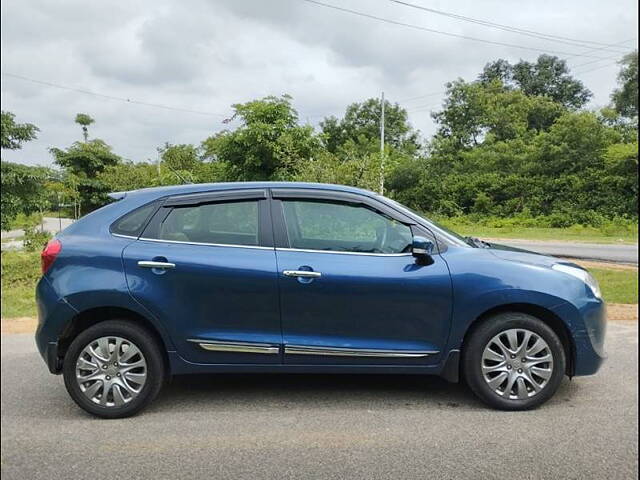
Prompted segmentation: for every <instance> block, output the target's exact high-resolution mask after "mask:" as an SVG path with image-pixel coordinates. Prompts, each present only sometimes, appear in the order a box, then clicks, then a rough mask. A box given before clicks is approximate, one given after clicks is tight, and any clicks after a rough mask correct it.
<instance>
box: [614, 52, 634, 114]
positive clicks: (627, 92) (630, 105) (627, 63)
mask: <svg viewBox="0 0 640 480" xmlns="http://www.w3.org/2000/svg"><path fill="white" fill-rule="evenodd" d="M620 64H621V65H622V68H621V69H620V72H619V73H618V84H619V85H620V86H619V88H617V89H615V90H614V91H613V94H612V95H611V99H612V100H613V105H614V108H615V109H616V111H617V112H618V113H619V114H620V115H622V116H624V117H628V118H636V119H637V118H638V51H637V50H636V51H634V52H632V53H630V54H628V55H626V56H625V57H624V58H623V59H622V61H621V62H620Z"/></svg>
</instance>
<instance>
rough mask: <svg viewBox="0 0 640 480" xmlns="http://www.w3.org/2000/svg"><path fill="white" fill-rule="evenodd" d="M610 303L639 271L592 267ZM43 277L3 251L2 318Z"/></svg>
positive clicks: (35, 261)
mask: <svg viewBox="0 0 640 480" xmlns="http://www.w3.org/2000/svg"><path fill="white" fill-rule="evenodd" d="M589 271H590V272H591V273H592V274H593V276H594V277H596V279H597V280H598V282H600V288H601V289H602V294H603V296H604V299H605V300H606V301H607V302H610V303H629V304H635V303H638V271H637V270H635V269H629V270H614V269H607V268H590V269H589ZM39 278H40V254H39V253H38V252H16V251H7V252H2V318H15V317H35V316H36V315H37V312H36V305H35V285H36V283H37V281H38V279H39Z"/></svg>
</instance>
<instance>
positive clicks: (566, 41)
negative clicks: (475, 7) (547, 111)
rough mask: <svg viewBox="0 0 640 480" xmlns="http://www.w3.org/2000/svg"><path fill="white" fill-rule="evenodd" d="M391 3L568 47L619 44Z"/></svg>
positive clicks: (400, 3) (418, 6) (604, 46)
mask: <svg viewBox="0 0 640 480" xmlns="http://www.w3.org/2000/svg"><path fill="white" fill-rule="evenodd" d="M389 1H390V2H392V3H396V4H398V5H403V6H405V7H410V8H415V9H417V10H423V11H425V12H429V13H434V14H436V15H442V16H445V17H449V18H454V19H456V20H462V21H464V22H470V23H475V24H478V25H483V26H485V27H489V28H495V29H498V30H502V31H505V32H511V33H515V34H518V35H524V36H528V37H533V38H538V39H541V40H547V41H553V42H558V43H564V44H566V45H573V46H578V47H590V46H593V45H598V46H601V47H603V48H612V47H616V46H617V44H607V43H603V42H596V41H593V40H580V39H575V38H569V37H563V36H560V35H552V34H548V33H542V32H537V31H535V30H527V29H524V28H518V27H513V26H511V25H504V24H500V23H495V22H490V21H488V20H482V19H478V18H473V17H467V16H464V15H458V14H455V13H450V12H445V11H442V10H436V9H435V8H429V7H424V6H422V5H416V4H413V3H409V2H404V1H402V0H389Z"/></svg>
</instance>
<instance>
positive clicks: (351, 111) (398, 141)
mask: <svg viewBox="0 0 640 480" xmlns="http://www.w3.org/2000/svg"><path fill="white" fill-rule="evenodd" d="M380 114H381V105H380V100H379V99H377V98H369V99H368V100H365V101H364V102H360V103H352V104H351V105H349V106H348V107H347V110H346V111H345V114H344V117H343V118H342V119H338V118H336V117H334V116H331V117H328V118H326V119H324V120H323V121H322V122H320V128H321V129H322V134H323V142H324V145H325V147H326V148H327V150H329V151H330V152H332V153H336V152H337V151H338V150H339V148H340V147H341V146H343V145H345V143H346V142H347V141H349V140H351V141H353V142H359V143H361V144H363V143H367V142H363V141H362V139H363V138H365V139H367V140H371V141H373V142H377V143H378V149H379V148H380V146H379V138H380ZM384 141H385V145H388V146H390V147H391V148H394V149H398V150H402V151H403V152H406V153H409V154H415V153H416V152H417V151H418V150H419V149H420V141H419V133H418V132H417V131H416V130H414V128H413V127H412V126H411V124H410V123H409V120H408V117H407V111H406V110H405V109H404V108H402V107H400V105H398V104H397V103H396V104H391V103H390V102H389V101H388V100H385V110H384Z"/></svg>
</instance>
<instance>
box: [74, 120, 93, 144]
mask: <svg viewBox="0 0 640 480" xmlns="http://www.w3.org/2000/svg"><path fill="white" fill-rule="evenodd" d="M75 122H76V123H77V124H78V125H80V126H81V127H82V137H83V138H84V141H85V143H86V142H87V140H88V139H89V125H91V124H92V123H94V122H95V120H94V119H93V118H91V117H90V116H89V115H87V114H86V113H78V114H77V115H76V120H75Z"/></svg>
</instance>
